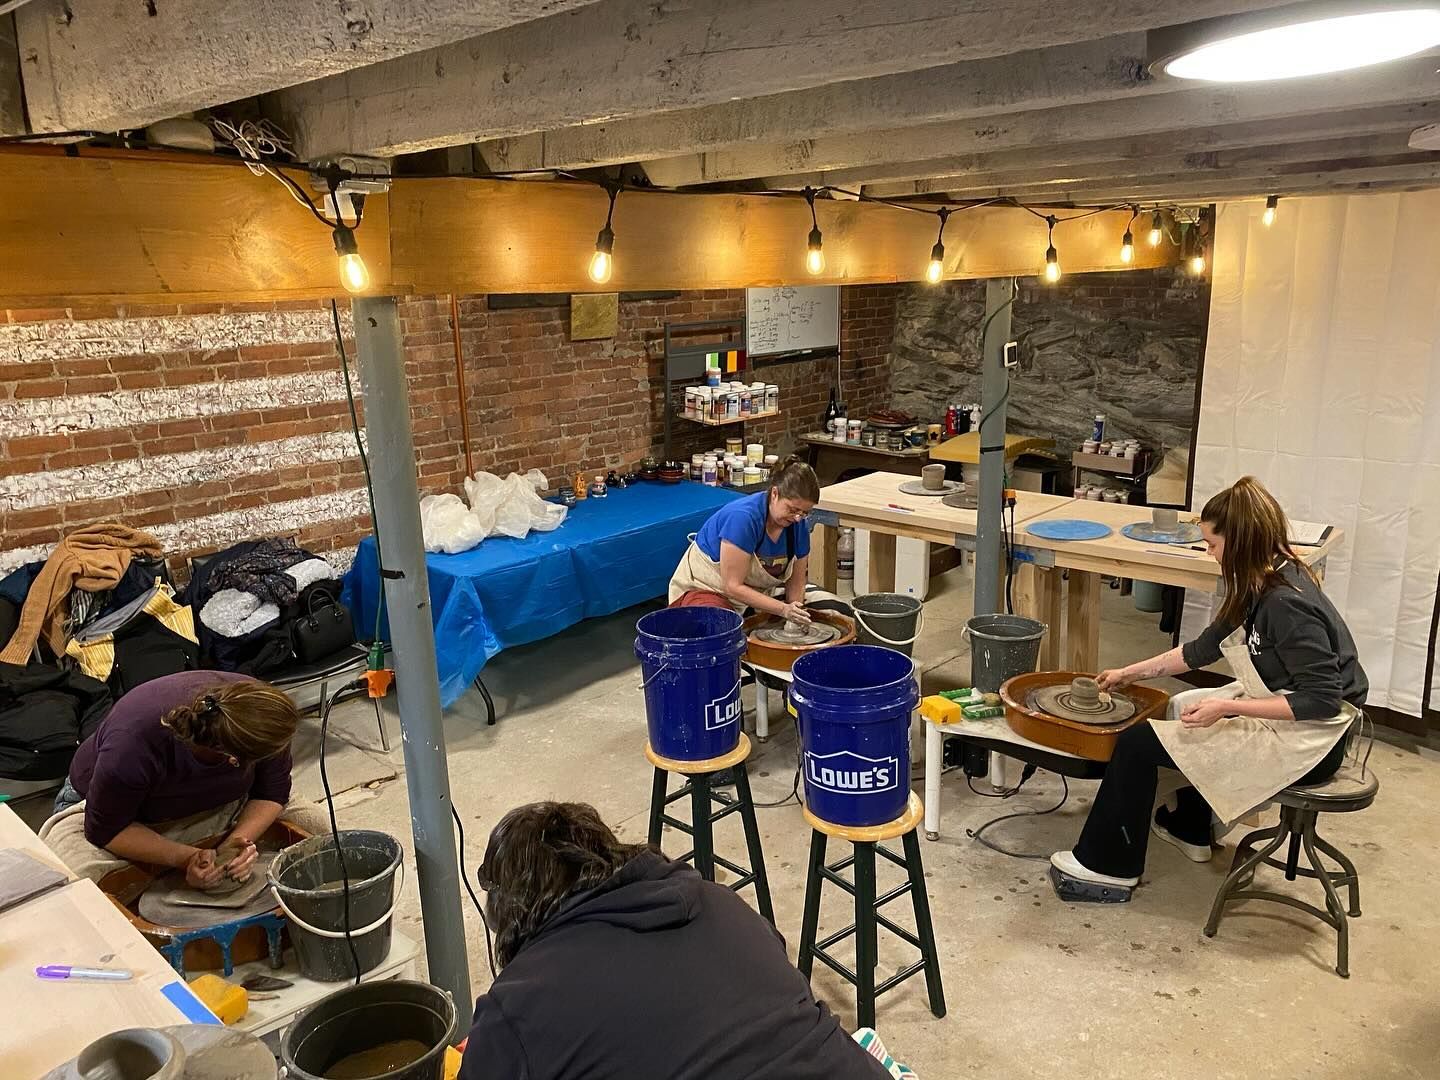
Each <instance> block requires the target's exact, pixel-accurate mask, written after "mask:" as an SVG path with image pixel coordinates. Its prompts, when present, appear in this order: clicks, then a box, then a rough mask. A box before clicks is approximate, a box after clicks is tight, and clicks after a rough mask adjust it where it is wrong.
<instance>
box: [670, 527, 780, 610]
mask: <svg viewBox="0 0 1440 1080" xmlns="http://www.w3.org/2000/svg"><path fill="white" fill-rule="evenodd" d="M794 573H795V559H794V557H793V556H792V557H791V558H789V559H787V560H786V562H785V570H784V572H783V573H782V574H781V575H780V576H779V577H776V576H775V575H774V574H772V573H770V571H769V570H766V569H765V564H764V563H762V562H761V561H760V558H759V556H758V555H757V554H756V553H755V552H753V551H752V552H751V553H750V565H749V566H747V567H746V569H745V584H746V585H747V586H749V587H750V588H752V589H754V590H755V591H756V592H762V593H764V594H765V595H767V596H768V595H770V594H771V593H772V592H773V591H774V590H775V588H776V586H778V585H784V584H785V583H786V582H787V581H789V580H790V577H791V575H792V574H794ZM693 589H699V590H701V591H703V592H713V593H719V594H720V595H721V596H723V597H725V599H726V600H728V601H729V603H730V606H731V607H732V608H734V609H735V610H736V611H738V612H739V613H740V614H742V615H743V614H744V613H745V609H746V607H748V606H749V605H747V604H746V603H745V601H743V600H735V599H732V598H731V597H730V595H729V594H728V593H726V591H725V578H724V575H723V574H721V573H720V564H719V563H718V562H716V561H715V560H714V559H712V558H710V556H708V555H706V554H705V552H703V551H701V550H700V548H699V546H698V545H697V544H696V543H695V540H694V538H693V537H692V538H691V540H690V546H689V547H688V548H686V549H685V554H684V555H683V556H682V557H681V559H680V565H679V566H677V567H676V568H675V574H674V576H672V577H671V578H670V598H669V600H668V601H667V602H668V603H671V604H673V603H674V602H675V601H676V600H679V599H680V597H682V596H684V595H685V594H686V593H687V592H690V591H691V590H693Z"/></svg>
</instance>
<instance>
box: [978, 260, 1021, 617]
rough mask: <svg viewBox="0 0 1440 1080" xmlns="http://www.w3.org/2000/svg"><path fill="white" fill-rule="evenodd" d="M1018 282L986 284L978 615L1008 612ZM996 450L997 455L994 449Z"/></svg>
mask: <svg viewBox="0 0 1440 1080" xmlns="http://www.w3.org/2000/svg"><path fill="white" fill-rule="evenodd" d="M1013 290H1014V281H1013V279H1012V278H990V279H989V280H988V281H986V282H985V323H984V326H985V340H984V342H983V344H982V345H981V350H980V355H981V378H980V416H981V422H980V507H979V512H978V517H979V522H978V527H977V529H976V536H975V614H976V615H989V614H992V613H993V612H996V611H999V610H1001V608H1002V605H1001V604H1000V583H1001V580H1002V578H1003V576H1004V568H1003V565H1002V561H1003V552H1002V549H1001V543H1000V536H1001V512H1002V506H1001V503H1002V501H1003V498H1004V489H1005V386H1006V382H1007V381H1008V379H1009V373H1008V372H1006V370H1005V343H1006V342H1007V341H1009V340H1010V306H1011V305H1010V297H1011V295H1012V293H1013ZM992 448H993V449H992Z"/></svg>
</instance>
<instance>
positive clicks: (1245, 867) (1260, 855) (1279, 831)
mask: <svg viewBox="0 0 1440 1080" xmlns="http://www.w3.org/2000/svg"><path fill="white" fill-rule="evenodd" d="M1266 831H1268V830H1266ZM1287 835H1288V830H1287V829H1286V828H1285V827H1284V825H1283V823H1282V824H1281V825H1280V826H1279V827H1277V828H1276V830H1275V835H1274V836H1272V837H1271V838H1270V839H1269V841H1268V842H1267V843H1266V844H1265V846H1264V847H1262V848H1258V849H1256V850H1255V851H1252V852H1251V853H1250V854H1248V855H1246V856H1245V857H1244V858H1243V859H1241V858H1240V857H1239V852H1236V865H1234V866H1232V867H1231V869H1230V873H1229V874H1228V875H1226V877H1225V882H1224V884H1223V885H1221V886H1220V891H1219V892H1217V893H1216V894H1215V903H1213V904H1212V905H1211V906H1210V919H1209V921H1208V922H1206V924H1205V936H1206V937H1214V936H1215V932H1216V931H1217V930H1219V929H1220V919H1221V917H1222V916H1223V915H1224V914H1225V902H1226V901H1227V900H1229V899H1230V894H1231V893H1232V892H1234V891H1236V888H1237V886H1238V885H1239V882H1240V881H1241V880H1242V879H1244V878H1245V877H1247V876H1249V877H1254V876H1255V868H1256V867H1257V866H1259V865H1260V864H1261V863H1262V862H1264V861H1265V860H1266V859H1268V858H1269V857H1270V855H1271V854H1272V853H1273V852H1274V851H1275V850H1276V849H1277V848H1278V847H1279V846H1280V845H1281V844H1283V843H1284V842H1285V838H1286V836H1287ZM1249 839H1250V837H1249V836H1247V837H1246V838H1245V840H1249ZM1243 842H1244V841H1242V843H1243Z"/></svg>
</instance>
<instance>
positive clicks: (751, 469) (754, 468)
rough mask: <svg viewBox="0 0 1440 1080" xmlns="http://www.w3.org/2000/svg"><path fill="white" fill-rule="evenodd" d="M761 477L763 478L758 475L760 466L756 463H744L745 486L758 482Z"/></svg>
mask: <svg viewBox="0 0 1440 1080" xmlns="http://www.w3.org/2000/svg"><path fill="white" fill-rule="evenodd" d="M761 479H763V478H762V477H761V475H760V466H758V465H746V466H745V485H746V486H747V487H748V486H749V485H751V484H758V483H760V481H761Z"/></svg>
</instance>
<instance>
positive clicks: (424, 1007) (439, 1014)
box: [280, 979, 455, 1080]
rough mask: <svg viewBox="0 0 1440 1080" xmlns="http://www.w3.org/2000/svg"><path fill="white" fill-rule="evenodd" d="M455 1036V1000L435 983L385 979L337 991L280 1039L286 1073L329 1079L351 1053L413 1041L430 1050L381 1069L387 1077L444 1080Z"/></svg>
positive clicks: (300, 1078) (307, 1079) (297, 1078)
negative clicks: (446, 1053)
mask: <svg viewBox="0 0 1440 1080" xmlns="http://www.w3.org/2000/svg"><path fill="white" fill-rule="evenodd" d="M454 1037H455V1003H454V1002H453V1001H451V1000H450V995H449V994H447V993H445V992H444V991H443V990H437V989H436V988H435V987H433V986H431V985H430V984H429V983H423V982H415V981H413V980H411V979H382V980H379V981H377V982H371V983H361V984H360V985H359V986H347V987H346V988H345V989H343V990H336V991H335V992H334V993H333V994H331V995H330V996H329V997H324V998H321V999H320V1000H319V1001H317V1002H316V1003H315V1004H314V1005H311V1006H310V1008H308V1009H306V1010H305V1011H304V1012H302V1013H301V1014H300V1015H299V1016H297V1017H296V1018H295V1022H294V1023H292V1024H291V1025H290V1026H289V1027H288V1028H287V1029H286V1030H285V1034H284V1035H283V1036H282V1037H281V1039H280V1075H281V1076H284V1077H286V1078H293V1080H323V1078H324V1077H327V1076H329V1075H330V1071H331V1070H332V1069H333V1068H334V1067H335V1064H336V1062H338V1061H340V1059H342V1058H344V1057H348V1056H349V1055H351V1054H357V1053H363V1052H365V1051H367V1050H374V1049H375V1048H377V1047H384V1046H386V1045H388V1044H391V1043H394V1042H396V1041H397V1040H401V1039H405V1040H410V1039H413V1040H415V1041H416V1042H420V1043H424V1044H425V1045H426V1046H427V1047H429V1049H428V1050H426V1052H425V1053H424V1054H422V1055H421V1056H420V1057H418V1058H416V1059H415V1060H414V1061H411V1062H409V1063H408V1064H404V1065H400V1066H399V1067H398V1068H394V1069H390V1070H389V1071H384V1072H377V1073H376V1074H375V1075H376V1076H383V1077H384V1078H385V1080H440V1078H441V1077H442V1076H443V1075H444V1072H445V1047H446V1046H448V1045H449V1044H450V1041H451V1040H452V1039H453V1038H454Z"/></svg>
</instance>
